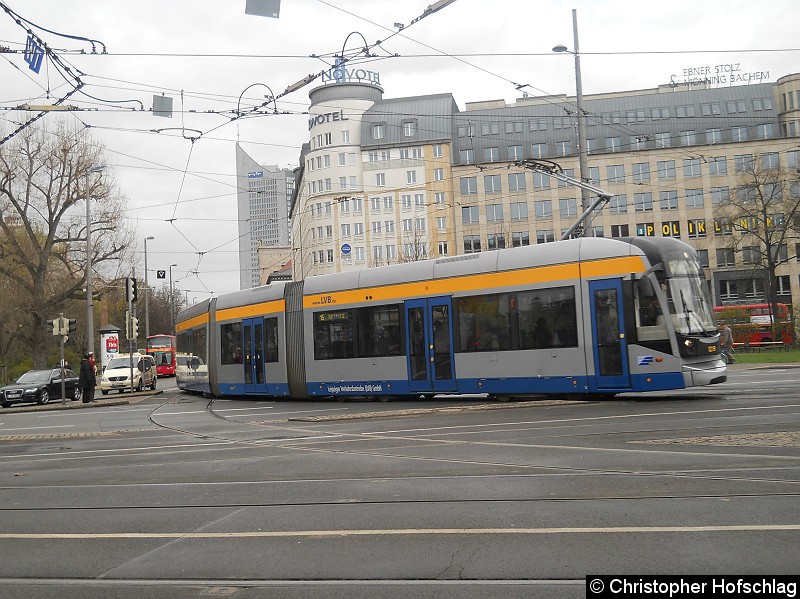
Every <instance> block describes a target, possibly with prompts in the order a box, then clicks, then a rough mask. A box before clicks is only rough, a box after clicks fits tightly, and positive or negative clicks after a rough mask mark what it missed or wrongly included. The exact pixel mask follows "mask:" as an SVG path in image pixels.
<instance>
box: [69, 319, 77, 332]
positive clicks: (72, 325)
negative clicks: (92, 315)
mask: <svg viewBox="0 0 800 599" xmlns="http://www.w3.org/2000/svg"><path fill="white" fill-rule="evenodd" d="M67 322H68V326H67V335H70V334H72V333H74V332H75V331H77V330H78V321H77V320H75V319H74V318H70V319H69V320H68V321H67Z"/></svg>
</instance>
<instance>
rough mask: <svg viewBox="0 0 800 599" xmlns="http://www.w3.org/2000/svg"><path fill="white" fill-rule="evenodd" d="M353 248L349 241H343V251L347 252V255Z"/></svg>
mask: <svg viewBox="0 0 800 599" xmlns="http://www.w3.org/2000/svg"><path fill="white" fill-rule="evenodd" d="M351 249H352V248H351V247H350V244H349V243H343V244H342V253H343V254H345V255H347V254H349V253H350V250H351Z"/></svg>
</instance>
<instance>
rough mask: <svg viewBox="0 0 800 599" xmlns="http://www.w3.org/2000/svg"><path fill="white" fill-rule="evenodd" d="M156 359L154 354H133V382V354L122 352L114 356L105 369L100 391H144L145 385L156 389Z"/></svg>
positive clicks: (106, 392) (105, 393)
mask: <svg viewBox="0 0 800 599" xmlns="http://www.w3.org/2000/svg"><path fill="white" fill-rule="evenodd" d="M157 378H158V377H157V375H156V361H155V360H154V359H153V356H147V355H145V354H133V382H131V356H130V354H120V355H119V356H117V357H115V358H112V359H111V360H110V361H109V363H108V364H107V365H106V367H105V368H104V369H103V376H102V378H101V379H100V393H102V394H103V395H108V392H109V391H119V392H120V393H122V392H123V391H143V390H144V388H145V387H150V389H152V390H153V391H155V389H156V380H157Z"/></svg>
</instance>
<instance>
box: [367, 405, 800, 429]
mask: <svg viewBox="0 0 800 599" xmlns="http://www.w3.org/2000/svg"><path fill="white" fill-rule="evenodd" d="M512 405H513V404H512ZM797 407H800V404H786V405H775V406H749V407H744V406H740V407H738V408H712V409H707V410H683V411H665V412H645V413H641V414H613V415H611V416H579V417H577V418H554V419H552V420H525V421H515V422H495V423H481V424H460V425H450V426H433V427H417V428H405V429H402V428H401V429H395V430H388V431H375V432H365V433H361V434H362V435H365V436H371V435H388V434H396V433H416V432H431V431H438V430H456V429H474V428H487V429H491V428H493V427H498V426H509V425H515V426H520V425H530V424H542V425H547V426H552V425H553V424H563V423H571V422H596V421H602V420H617V419H620V420H624V419H628V418H645V417H652V416H666V417H671V416H690V415H695V414H718V413H720V412H747V411H752V410H773V409H777V408H781V409H782V408H797Z"/></svg>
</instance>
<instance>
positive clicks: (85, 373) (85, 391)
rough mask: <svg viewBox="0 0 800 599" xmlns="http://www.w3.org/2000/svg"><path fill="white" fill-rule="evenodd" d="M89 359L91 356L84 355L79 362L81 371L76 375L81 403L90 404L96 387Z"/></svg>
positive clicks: (95, 378) (95, 379)
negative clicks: (81, 398) (81, 397)
mask: <svg viewBox="0 0 800 599" xmlns="http://www.w3.org/2000/svg"><path fill="white" fill-rule="evenodd" d="M90 358H91V354H86V355H85V356H84V358H83V360H81V369H80V374H79V375H78V384H79V385H80V387H81V394H82V396H83V403H91V402H93V401H94V388H95V387H96V386H97V377H96V376H95V372H94V367H93V366H92V362H91V360H90Z"/></svg>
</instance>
